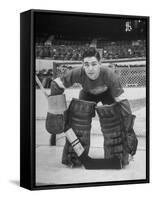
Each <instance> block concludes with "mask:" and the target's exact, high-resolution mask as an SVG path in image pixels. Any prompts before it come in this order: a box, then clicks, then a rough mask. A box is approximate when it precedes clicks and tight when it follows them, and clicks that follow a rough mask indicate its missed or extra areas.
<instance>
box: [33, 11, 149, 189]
mask: <svg viewBox="0 0 153 200" xmlns="http://www.w3.org/2000/svg"><path fill="white" fill-rule="evenodd" d="M148 20H149V18H148V17H143V16H126V15H111V14H110V15H109V14H107V15H106V14H92V13H79V12H78V13H77V12H75V13H73V12H62V11H61V12H58V11H57V12H56V11H54V12H53V11H41V10H40V11H39V10H36V11H34V12H33V23H32V24H33V27H34V28H33V30H34V33H33V48H32V49H33V58H32V59H33V62H34V76H33V78H34V84H33V87H34V91H35V97H34V99H35V113H34V121H35V122H34V126H35V129H34V130H35V133H34V138H35V140H34V158H35V162H34V167H33V170H34V172H33V173H34V177H35V180H34V181H35V187H39V188H41V187H42V188H43V187H44V188H45V186H46V187H50V188H52V187H53V188H55V187H59V188H60V187H62V186H63V187H73V186H74V187H79V186H80V187H81V186H92V185H97V186H98V185H111V184H126V183H141V182H142V183H145V182H148V163H149V160H148V159H149V146H148V145H149V143H148V139H149V130H148V128H147V119H148V118H147V102H148V99H147V95H149V94H148V87H149V84H148V81H149V80H148V79H147V76H148V70H149V61H148V59H149V57H148V48H149V46H148V45H149V38H148V34H149V33H148V31H149V28H148V26H149V24H148ZM90 184H91V185H90Z"/></svg>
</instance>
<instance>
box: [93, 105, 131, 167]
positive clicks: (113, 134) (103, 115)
mask: <svg viewBox="0 0 153 200" xmlns="http://www.w3.org/2000/svg"><path fill="white" fill-rule="evenodd" d="M96 111H97V114H98V116H99V119H100V125H101V130H102V132H103V135H104V156H105V158H107V159H109V158H114V157H116V156H117V157H118V158H119V159H121V161H122V164H123V165H125V164H128V153H127V152H126V151H125V146H124V137H123V136H124V134H123V131H122V126H121V124H122V121H121V117H120V111H119V109H118V106H117V104H116V103H114V104H112V105H109V106H100V107H96Z"/></svg>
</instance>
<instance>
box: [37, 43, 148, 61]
mask: <svg viewBox="0 0 153 200" xmlns="http://www.w3.org/2000/svg"><path fill="white" fill-rule="evenodd" d="M89 45H90V42H89V41H84V42H73V41H71V42H69V41H64V40H63V41H59V42H57V41H56V42H54V43H53V44H52V45H45V44H43V45H42V44H41V45H40V44H36V51H35V52H36V58H41V59H44V58H50V59H52V60H76V61H77V60H78V61H79V60H81V59H82V54H83V51H84V50H85V48H86V47H88V46H89ZM97 48H98V49H100V50H102V57H103V59H119V58H137V57H145V56H146V50H145V49H146V43H145V40H138V41H115V42H107V41H98V42H97Z"/></svg>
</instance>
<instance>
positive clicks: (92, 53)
mask: <svg viewBox="0 0 153 200" xmlns="http://www.w3.org/2000/svg"><path fill="white" fill-rule="evenodd" d="M92 56H95V57H96V58H97V60H98V61H100V54H99V52H98V51H97V50H96V48H95V47H88V48H87V49H85V51H84V52H83V55H82V59H84V58H86V57H92Z"/></svg>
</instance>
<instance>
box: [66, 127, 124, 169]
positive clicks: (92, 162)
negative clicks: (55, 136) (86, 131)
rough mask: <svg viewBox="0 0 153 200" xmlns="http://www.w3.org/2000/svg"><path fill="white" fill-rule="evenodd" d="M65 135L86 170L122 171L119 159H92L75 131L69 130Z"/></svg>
mask: <svg viewBox="0 0 153 200" xmlns="http://www.w3.org/2000/svg"><path fill="white" fill-rule="evenodd" d="M65 135H66V138H67V139H68V141H69V142H70V144H71V145H72V147H73V149H74V151H75V153H76V154H77V156H78V157H79V159H80V160H81V162H82V164H83V165H84V167H85V168H86V169H122V163H121V160H120V159H119V158H118V157H114V158H110V159H105V158H104V159H103V158H91V157H90V156H89V155H88V154H87V152H86V150H85V149H84V147H83V146H82V144H81V142H80V141H79V139H78V137H77V136H76V135H75V133H74V132H73V131H70V130H68V131H66V132H65Z"/></svg>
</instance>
